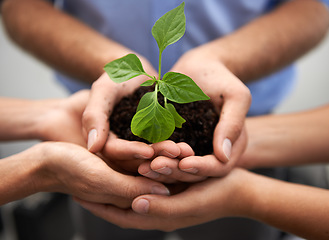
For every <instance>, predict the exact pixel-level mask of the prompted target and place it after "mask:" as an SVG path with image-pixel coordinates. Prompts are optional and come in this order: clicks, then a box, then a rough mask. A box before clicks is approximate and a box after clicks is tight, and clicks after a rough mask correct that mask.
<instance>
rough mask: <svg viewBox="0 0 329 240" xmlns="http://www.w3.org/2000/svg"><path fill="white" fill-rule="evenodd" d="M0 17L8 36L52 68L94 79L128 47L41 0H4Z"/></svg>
mask: <svg viewBox="0 0 329 240" xmlns="http://www.w3.org/2000/svg"><path fill="white" fill-rule="evenodd" d="M1 10H2V18H3V22H4V24H5V27H6V29H7V31H8V34H9V36H10V37H11V38H12V39H13V40H14V41H15V42H16V43H17V44H18V45H20V46H21V47H23V48H24V49H25V50H27V51H29V52H31V53H32V54H33V55H35V56H36V57H38V58H39V59H41V60H42V61H44V62H46V63H47V64H49V65H50V66H52V67H54V68H55V69H57V70H59V71H62V72H64V73H66V74H68V75H71V76H73V77H76V78H78V79H81V80H83V81H86V82H93V81H94V80H96V79H97V78H98V77H99V76H100V75H101V73H102V72H103V67H104V65H105V64H106V63H107V62H109V61H111V60H114V59H116V58H118V57H122V56H123V55H125V54H127V53H128V52H129V51H130V50H128V49H127V48H125V47H124V46H122V45H120V44H118V43H116V42H114V41H112V40H110V39H107V38H105V37H104V36H102V35H100V34H99V33H97V32H96V31H94V30H93V29H91V28H89V27H88V26H86V25H84V24H82V23H80V22H79V21H77V20H76V19H74V18H72V17H70V16H69V15H67V14H65V13H63V12H61V11H60V10H57V9H56V8H54V7H53V6H51V5H50V4H49V3H47V2H46V1H43V0H29V1H27V0H10V1H9V0H7V1H4V3H3V6H2V9H1Z"/></svg>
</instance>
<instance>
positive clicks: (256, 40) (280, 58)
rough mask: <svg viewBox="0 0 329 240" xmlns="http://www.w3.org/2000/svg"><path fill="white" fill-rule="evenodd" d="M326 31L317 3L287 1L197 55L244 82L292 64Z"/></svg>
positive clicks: (328, 21)
mask: <svg viewBox="0 0 329 240" xmlns="http://www.w3.org/2000/svg"><path fill="white" fill-rule="evenodd" d="M328 27H329V12H328V8H327V7H326V6H325V5H324V4H323V3H321V2H320V1H317V0H293V1H287V2H286V3H284V4H282V5H281V6H280V7H278V8H277V9H275V10H273V11H272V12H270V13H268V14H265V15H264V16H263V17H260V18H258V19H256V20H254V21H252V22H251V23H249V24H247V25H245V26H243V27H242V28H240V29H238V30H237V31H235V32H233V33H232V34H229V35H227V36H226V37H223V38H220V39H217V40H215V41H213V42H210V43H208V44H205V45H203V46H201V47H200V49H198V50H197V51H201V52H204V54H206V55H207V57H210V58H212V59H214V60H217V61H219V62H221V63H223V64H224V66H226V67H227V68H228V69H229V70H230V71H231V72H232V73H233V74H234V75H235V76H237V77H238V78H239V79H241V80H242V81H243V82H248V81H252V80H255V79H258V78H261V77H263V76H266V75H268V74H270V73H273V72H275V71H276V70H279V69H280V68H282V67H284V66H286V65H288V64H291V63H292V62H294V61H295V60H296V59H298V58H299V57H301V56H302V55H304V54H305V53H307V52H308V51H309V50H311V49H312V48H314V47H315V46H316V45H317V44H318V43H319V42H320V41H321V40H322V39H323V38H324V37H325V36H326V33H327V31H328Z"/></svg>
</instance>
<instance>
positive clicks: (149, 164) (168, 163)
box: [138, 140, 205, 183]
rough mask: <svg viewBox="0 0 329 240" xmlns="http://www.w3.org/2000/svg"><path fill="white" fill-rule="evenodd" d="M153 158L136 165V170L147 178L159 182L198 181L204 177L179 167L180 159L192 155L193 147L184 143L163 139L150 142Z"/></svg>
mask: <svg viewBox="0 0 329 240" xmlns="http://www.w3.org/2000/svg"><path fill="white" fill-rule="evenodd" d="M152 148H153V149H154V156H155V157H154V158H153V159H152V160H151V161H145V162H143V163H142V164H140V166H139V167H138V172H139V173H140V174H141V175H143V176H145V177H148V178H151V179H154V180H156V181H159V182H165V183H177V182H198V181H202V180H204V179H205V177H204V176H198V175H195V174H191V173H187V172H184V171H181V170H180V169H179V165H180V161H181V160H182V159H184V158H187V157H190V156H194V151H193V149H192V148H191V147H190V146H189V145H188V144H186V143H177V144H176V143H174V142H173V141H169V140H167V141H163V142H159V143H155V144H152Z"/></svg>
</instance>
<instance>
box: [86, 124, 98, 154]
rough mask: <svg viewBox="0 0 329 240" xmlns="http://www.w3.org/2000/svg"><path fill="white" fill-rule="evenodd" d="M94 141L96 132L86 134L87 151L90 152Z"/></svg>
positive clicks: (94, 130)
mask: <svg viewBox="0 0 329 240" xmlns="http://www.w3.org/2000/svg"><path fill="white" fill-rule="evenodd" d="M96 139H97V130H96V129H92V130H90V131H89V133H88V144H87V147H88V150H90V148H91V147H92V146H93V145H94V143H95V142H96Z"/></svg>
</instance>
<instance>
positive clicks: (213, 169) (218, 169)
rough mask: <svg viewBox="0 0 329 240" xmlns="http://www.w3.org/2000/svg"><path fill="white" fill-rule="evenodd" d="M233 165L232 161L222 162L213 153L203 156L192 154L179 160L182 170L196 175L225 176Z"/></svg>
mask: <svg viewBox="0 0 329 240" xmlns="http://www.w3.org/2000/svg"><path fill="white" fill-rule="evenodd" d="M233 166H234V162H233V161H231V162H228V163H223V162H222V161H219V160H218V159H217V158H216V157H215V156H214V155H206V156H203V157H200V156H192V157H187V158H184V159H182V160H181V161H180V162H179V169H181V170H182V171H184V172H188V173H193V174H195V175H198V176H209V177H222V176H225V175H226V174H227V173H228V172H230V171H231V169H232V168H233Z"/></svg>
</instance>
